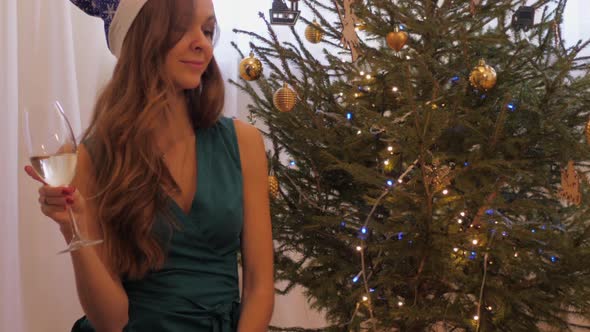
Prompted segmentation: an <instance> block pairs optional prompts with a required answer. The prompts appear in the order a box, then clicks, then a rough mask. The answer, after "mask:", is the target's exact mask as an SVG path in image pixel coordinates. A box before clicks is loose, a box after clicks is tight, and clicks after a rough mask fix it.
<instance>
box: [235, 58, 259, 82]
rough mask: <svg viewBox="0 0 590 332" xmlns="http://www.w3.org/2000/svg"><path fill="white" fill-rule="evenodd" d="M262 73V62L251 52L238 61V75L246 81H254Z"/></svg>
mask: <svg viewBox="0 0 590 332" xmlns="http://www.w3.org/2000/svg"><path fill="white" fill-rule="evenodd" d="M261 75H262V62H260V60H258V59H257V58H256V57H255V56H254V53H253V52H250V56H249V57H247V58H244V59H243V60H242V61H240V76H241V77H242V78H243V79H245V80H246V81H254V80H257V79H259V78H260V76H261Z"/></svg>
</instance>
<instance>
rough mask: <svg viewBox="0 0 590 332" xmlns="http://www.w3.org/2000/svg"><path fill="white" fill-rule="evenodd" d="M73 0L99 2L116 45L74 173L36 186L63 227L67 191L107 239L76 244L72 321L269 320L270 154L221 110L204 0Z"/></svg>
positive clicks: (87, 227) (92, 232)
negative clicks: (77, 306)
mask: <svg viewBox="0 0 590 332" xmlns="http://www.w3.org/2000/svg"><path fill="white" fill-rule="evenodd" d="M72 2H74V3H75V4H76V5H77V6H78V7H80V8H82V9H84V11H86V12H87V13H89V14H91V15H95V16H103V19H104V21H105V28H106V31H107V35H108V42H109V48H110V50H111V51H112V52H113V54H114V55H115V56H117V57H118V61H117V65H116V68H115V70H114V73H113V77H112V79H111V80H110V82H109V83H108V84H107V86H106V88H105V89H104V91H103V92H102V93H101V94H100V96H99V98H98V100H97V103H96V106H95V110H94V116H93V119H92V122H91V124H90V126H89V128H88V129H87V131H86V132H85V134H84V138H83V140H82V141H83V144H81V145H80V147H79V152H78V164H77V173H76V177H75V179H74V181H73V183H72V185H71V186H69V187H63V188H51V187H48V186H43V187H41V189H40V190H39V194H40V195H39V202H40V203H41V210H42V212H43V213H44V214H45V215H47V216H48V217H50V218H51V219H53V220H54V221H55V222H57V223H58V224H59V225H60V229H61V232H62V233H63V235H64V237H65V239H66V241H69V240H70V239H71V237H72V233H71V231H70V224H69V219H68V217H67V213H66V212H65V206H66V204H69V205H71V206H72V207H73V210H74V211H75V213H76V215H77V217H78V220H79V222H80V224H81V229H82V232H83V235H85V236H86V237H87V238H90V239H98V238H103V239H104V243H103V244H100V245H97V246H94V247H85V248H82V249H79V250H77V251H74V252H72V253H71V258H72V262H73V265H74V271H75V276H76V286H77V290H78V295H79V300H80V303H81V305H82V308H83V310H84V312H85V314H86V316H85V317H84V318H82V319H80V320H79V321H78V322H76V324H75V326H74V328H73V331H107V332H111V331H122V330H123V331H141V332H144V331H158V332H168V331H170V332H183V331H224V332H229V331H236V330H237V331H242V332H246V331H247V332H254V331H266V329H267V326H268V323H269V321H270V316H271V313H272V307H273V297H274V285H273V267H272V266H273V262H272V260H273V248H272V239H271V225H270V212H269V202H268V183H267V173H266V169H267V165H266V162H267V161H266V155H265V150H264V143H263V141H262V137H261V135H260V133H259V132H258V131H257V130H256V128H254V127H252V126H250V125H247V124H245V123H243V122H240V121H237V120H232V119H229V118H225V117H222V116H221V110H222V106H223V105H222V104H223V96H224V93H223V81H222V78H221V75H220V72H219V69H218V67H217V64H216V62H215V59H214V57H213V40H214V37H215V36H214V34H215V31H216V20H215V13H214V8H213V4H212V2H211V0H174V1H172V0H170V1H160V0H147V1H145V0H121V2H120V3H119V1H118V0H103V1H99V0H93V1H92V2H90V0H77V1H74V0H72ZM113 14H114V15H113ZM26 171H27V173H28V174H29V175H30V176H31V177H33V178H35V179H36V180H38V181H41V179H40V178H39V177H37V176H36V175H35V174H34V172H33V171H32V169H31V168H30V167H29V166H27V167H26ZM238 251H241V257H242V266H243V291H242V296H241V304H239V301H240V295H239V289H238V271H237V253H238Z"/></svg>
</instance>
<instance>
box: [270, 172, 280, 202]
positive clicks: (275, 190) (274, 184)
mask: <svg viewBox="0 0 590 332" xmlns="http://www.w3.org/2000/svg"><path fill="white" fill-rule="evenodd" d="M268 186H269V187H268V189H269V191H270V195H271V196H272V197H273V198H279V197H280V195H281V192H280V191H279V180H277V177H276V176H274V175H270V176H269V177H268Z"/></svg>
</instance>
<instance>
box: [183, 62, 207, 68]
mask: <svg viewBox="0 0 590 332" xmlns="http://www.w3.org/2000/svg"><path fill="white" fill-rule="evenodd" d="M180 62H182V63H184V64H185V65H187V66H189V67H191V68H193V69H202V68H203V67H205V62H203V61H180Z"/></svg>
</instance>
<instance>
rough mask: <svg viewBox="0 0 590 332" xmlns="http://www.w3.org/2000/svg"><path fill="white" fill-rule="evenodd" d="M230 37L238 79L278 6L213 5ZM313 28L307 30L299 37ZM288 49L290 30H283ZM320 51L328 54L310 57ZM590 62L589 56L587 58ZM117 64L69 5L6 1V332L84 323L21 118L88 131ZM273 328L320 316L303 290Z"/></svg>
mask: <svg viewBox="0 0 590 332" xmlns="http://www.w3.org/2000/svg"><path fill="white" fill-rule="evenodd" d="M584 2H585V0H570V1H569V5H570V7H569V9H568V12H567V16H566V20H565V37H564V38H565V39H566V41H567V42H568V44H573V43H575V42H576V41H577V40H578V39H581V38H588V37H589V33H588V31H590V20H588V19H587V15H586V14H583V13H586V11H584V10H583V8H584V7H583V5H584V4H583V3H584ZM214 3H215V6H216V11H217V16H218V18H219V21H220V22H219V23H220V26H221V29H222V35H221V40H220V41H219V43H218V45H217V48H216V51H215V52H216V53H215V54H216V57H217V60H218V62H219V64H220V66H221V68H222V71H223V73H224V76H225V78H235V77H236V75H237V64H238V62H239V60H240V59H238V58H237V54H236V52H235V51H234V50H233V49H232V48H231V46H230V45H229V42H230V41H235V42H237V43H238V45H239V46H240V48H241V49H242V50H243V51H245V52H247V51H248V43H249V41H250V40H248V38H247V37H245V36H236V35H235V34H234V33H233V32H232V31H231V30H232V29H233V28H240V29H244V30H253V31H258V32H260V33H261V34H264V33H265V29H266V27H265V26H264V24H263V23H262V22H261V20H260V19H259V18H258V12H259V11H262V12H263V13H265V15H267V16H268V9H269V8H270V6H271V3H272V1H271V0H257V1H235V0H214ZM304 28H305V26H304V25H303V24H299V25H298V27H297V29H298V30H300V32H302V30H303V29H304ZM277 30H278V33H279V37H280V38H281V39H282V40H286V39H289V38H290V36H289V32H288V29H287V28H280V27H279V28H277ZM310 49H311V50H312V51H314V50H317V52H318V53H317V54H318V55H319V54H320V53H319V50H320V47H319V46H318V47H317V48H316V47H315V46H313V47H311V48H310ZM586 54H588V53H586ZM114 63H115V60H114V58H113V57H112V56H111V55H110V53H109V52H108V50H107V49H106V42H105V38H104V32H103V26H102V22H101V21H100V20H99V19H96V18H91V17H88V16H86V15H85V14H83V13H81V12H80V11H79V10H78V9H76V8H74V7H73V6H72V5H70V3H69V1H67V0H51V1H48V0H0V156H2V158H1V160H2V161H1V162H0V175H1V176H0V188H1V190H0V252H1V254H0V331H11V332H45V331H47V332H54V331H69V329H70V327H71V325H72V323H73V322H74V320H75V319H76V318H78V317H80V316H81V315H82V311H81V309H80V306H79V304H78V300H77V295H76V292H75V287H74V278H73V271H72V267H71V264H70V260H69V257H68V256H67V255H56V254H55V253H56V252H57V251H58V250H60V249H62V248H63V246H64V241H63V239H62V237H61V235H60V234H59V232H58V230H57V228H56V227H55V225H54V224H53V222H51V221H50V220H48V219H47V218H45V217H44V216H43V215H42V214H41V213H40V211H39V207H38V204H37V203H36V200H37V188H38V184H36V183H34V182H33V181H31V180H30V179H29V178H28V177H27V176H26V175H25V174H24V172H23V171H22V168H23V166H24V165H26V164H28V161H27V156H26V151H25V149H24V147H23V144H22V142H23V141H22V137H21V136H20V135H22V134H21V130H20V128H22V126H21V124H20V116H19V109H20V107H21V106H22V105H23V102H24V101H26V100H30V99H31V98H49V97H51V98H57V99H59V100H60V101H61V102H62V103H63V104H64V107H65V109H66V112H67V113H68V116H69V118H70V120H71V121H72V124H73V126H74V130H75V131H76V133H77V134H80V133H81V132H82V129H83V128H85V126H86V125H87V124H88V120H89V117H90V114H91V110H92V105H93V104H94V101H95V98H96V95H97V92H98V90H99V89H100V88H101V87H102V86H103V85H104V83H105V82H106V81H107V80H108V78H109V76H110V74H111V71H112V68H113V66H114ZM247 102H248V97H247V96H244V95H243V94H241V93H240V92H239V91H237V90H236V89H235V88H233V87H232V86H229V85H228V86H227V100H226V110H225V113H226V115H229V116H237V117H239V118H241V119H245V118H246V115H247V114H246V111H245V105H246V103H247ZM272 324H273V325H278V326H304V327H310V328H318V327H321V326H323V325H324V320H323V318H322V315H321V314H319V313H317V312H315V311H313V310H310V309H309V308H308V303H307V302H306V300H305V298H304V297H303V296H302V295H301V289H295V290H294V291H293V292H292V294H290V295H289V296H284V297H279V296H278V297H277V299H276V306H275V312H274V317H273V321H272Z"/></svg>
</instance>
